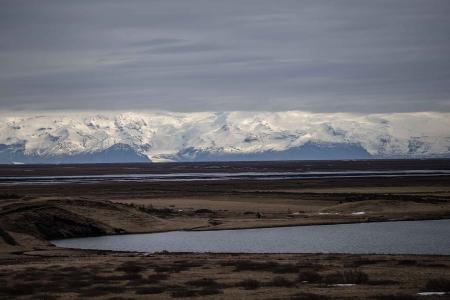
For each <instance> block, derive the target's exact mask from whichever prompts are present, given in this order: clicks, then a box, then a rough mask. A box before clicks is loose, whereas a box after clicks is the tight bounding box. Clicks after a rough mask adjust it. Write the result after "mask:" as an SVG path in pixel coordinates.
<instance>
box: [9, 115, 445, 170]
mask: <svg viewBox="0 0 450 300" xmlns="http://www.w3.org/2000/svg"><path fill="white" fill-rule="evenodd" d="M449 156H450V113H434V112H433V113H431V112H430V113H396V114H373V115H360V114H349V113H333V114H328V113H326V114H318V113H308V112H301V111H286V112H221V113H214V112H202V113H169V112H142V113H134V112H127V113H114V112H108V113H93V112H84V113H82V112H77V113H74V112H72V113H61V112H51V113H49V112H47V113H39V114H37V113H24V112H20V113H18V112H9V113H5V112H4V113H1V114H0V163H64V162H69V163H78V162H135V161H136V162H142V161H154V162H159V161H202V160H203V161H204V160H277V159H360V158H398V157H415V158H417V157H449Z"/></svg>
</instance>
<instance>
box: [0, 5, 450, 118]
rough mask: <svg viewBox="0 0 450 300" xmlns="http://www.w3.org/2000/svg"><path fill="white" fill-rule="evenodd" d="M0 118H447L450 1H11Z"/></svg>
mask: <svg viewBox="0 0 450 300" xmlns="http://www.w3.org/2000/svg"><path fill="white" fill-rule="evenodd" d="M0 4H1V9H0V37H1V38H0V109H2V110H9V109H12V110H47V109H60V110H64V109H83V110H86V109H108V110H109V109H120V110H140V109H148V110H151V109H158V110H174V111H208V110H209V111H212V110H219V111H221V110H291V109H300V110H309V111H318V112H336V111H347V112H400V111H450V58H449V53H450V38H449V37H450V18H448V16H449V15H450V2H449V1H448V0H430V1H423V0H397V1H390V0H386V1H380V0H377V1H360V0H358V1H357V0H355V1H331V0H330V1H312V0H311V1H294V0H292V1H288V0H285V1H269V0H267V1H264V0H254V1H253V0H243V1H211V0H204V1H200V0H192V1H184V0H178V1H166V0H163V1H144V0H142V1H56V0H55V1H46V0H39V1H37V0H35V1H21V0H10V1H4V0H3V1H0Z"/></svg>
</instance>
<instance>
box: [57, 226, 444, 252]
mask: <svg viewBox="0 0 450 300" xmlns="http://www.w3.org/2000/svg"><path fill="white" fill-rule="evenodd" d="M52 242H53V243H54V244H55V245H57V246H60V247H69V248H81V249H100V250H118V251H137V252H156V251H163V250H167V251H170V252H216V253H228V252H246V253H354V254H365V253H378V254H383V253H386V254H441V255H450V220H435V221H402V222H379V223H357V224H341V225H314V226H292V227H278V228H260V229H241V230H220V231H195V232H193V231H173V232H166V233H153V234H130V235H116V236H101V237H89V238H76V239H64V240H55V241H52Z"/></svg>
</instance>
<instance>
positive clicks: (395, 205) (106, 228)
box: [0, 160, 450, 300]
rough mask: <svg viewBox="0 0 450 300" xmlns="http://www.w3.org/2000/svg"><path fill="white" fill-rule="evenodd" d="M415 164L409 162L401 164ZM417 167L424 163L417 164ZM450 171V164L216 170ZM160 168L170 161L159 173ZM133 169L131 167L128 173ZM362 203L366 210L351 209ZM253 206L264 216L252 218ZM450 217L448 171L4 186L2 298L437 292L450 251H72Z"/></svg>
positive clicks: (13, 170)
mask: <svg viewBox="0 0 450 300" xmlns="http://www.w3.org/2000/svg"><path fill="white" fill-rule="evenodd" d="M408 164H410V165H408ZM421 164H424V165H421ZM411 165H413V166H415V169H422V168H427V169H450V162H449V161H448V160H436V161H429V162H420V161H388V162H386V161H380V162H378V163H375V162H370V163H362V162H354V163H353V164H352V163H351V162H346V164H345V165H344V163H342V162H341V163H334V165H331V166H330V163H328V164H327V163H324V162H320V163H319V162H317V163H316V164H315V165H314V164H313V166H312V167H310V166H311V163H308V164H307V163H305V162H303V163H284V162H283V163H273V165H267V164H265V165H264V164H257V163H254V164H253V163H247V164H245V163H240V164H239V163H237V164H231V165H230V164H225V163H224V164H217V165H216V166H215V168H213V170H215V171H217V169H219V170H221V171H227V172H234V171H245V172H248V171H261V170H262V168H263V167H264V168H265V169H264V170H270V171H279V170H285V171H286V170H287V171H292V170H296V171H298V170H305V169H307V168H313V169H314V170H327V168H328V169H330V168H332V169H334V170H336V169H337V170H344V169H346V168H349V166H350V167H351V168H352V169H359V170H365V169H370V170H374V169H396V168H397V169H400V170H401V169H406V168H411ZM153 166H154V165H151V164H149V165H123V166H122V165H121V166H115V167H111V166H109V167H108V166H105V165H96V166H95V165H94V166H81V167H73V166H59V167H57V166H16V167H14V166H2V167H0V177H1V176H24V175H27V174H30V173H31V174H32V175H64V174H67V175H75V174H114V173H124V172H131V171H130V170H133V172H137V173H145V172H155V173H161V172H163V171H165V172H197V171H198V170H202V171H205V168H206V167H209V169H208V170H211V168H210V167H211V165H207V164H203V165H201V164H200V166H199V165H196V164H173V165H170V164H169V165H165V164H160V165H157V166H155V167H153ZM164 166H166V169H164ZM126 170H128V171H126ZM359 211H364V212H365V214H364V215H354V214H352V213H353V212H359ZM258 213H259V214H260V215H262V218H258V216H257V215H258ZM448 218H450V176H441V177H392V178H339V179H303V180H270V181H269V180H264V181H258V180H239V181H233V180H231V181H195V182H102V183H93V184H73V183H66V184H56V185H42V184H41V185H31V184H29V185H5V184H3V185H0V299H111V300H112V299H117V300H119V299H169V298H195V299H197V298H205V299H231V298H234V299H435V298H436V299H444V298H446V297H449V295H448V294H447V295H443V296H435V295H432V296H419V295H417V293H418V292H421V291H442V292H449V289H450V256H437V255H351V254H319V253H311V254H229V253H228V254H227V253H221V254H211V253H167V252H164V253H154V254H142V253H131V252H113V251H93V250H92V251H88V250H71V249H63V248H58V247H55V246H53V245H52V244H51V243H50V242H49V240H51V239H56V238H65V237H82V236H91V235H102V234H122V233H138V232H161V231H168V230H216V229H228V228H256V227H271V226H289V225H310V224H337V223H352V222H374V221H388V220H420V219H448Z"/></svg>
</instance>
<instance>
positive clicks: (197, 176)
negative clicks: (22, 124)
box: [0, 170, 450, 185]
mask: <svg viewBox="0 0 450 300" xmlns="http://www.w3.org/2000/svg"><path fill="white" fill-rule="evenodd" d="M430 176H431V177H440V176H450V170H402V171H321V172H230V173H228V172H204V173H171V174H108V175H76V176H0V185H21V184H44V185H47V184H63V183H84V184H88V183H98V182H151V181H205V180H285V179H327V178H328V179H329V178H371V177H374V178H376V177H384V178H389V177H430Z"/></svg>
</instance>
